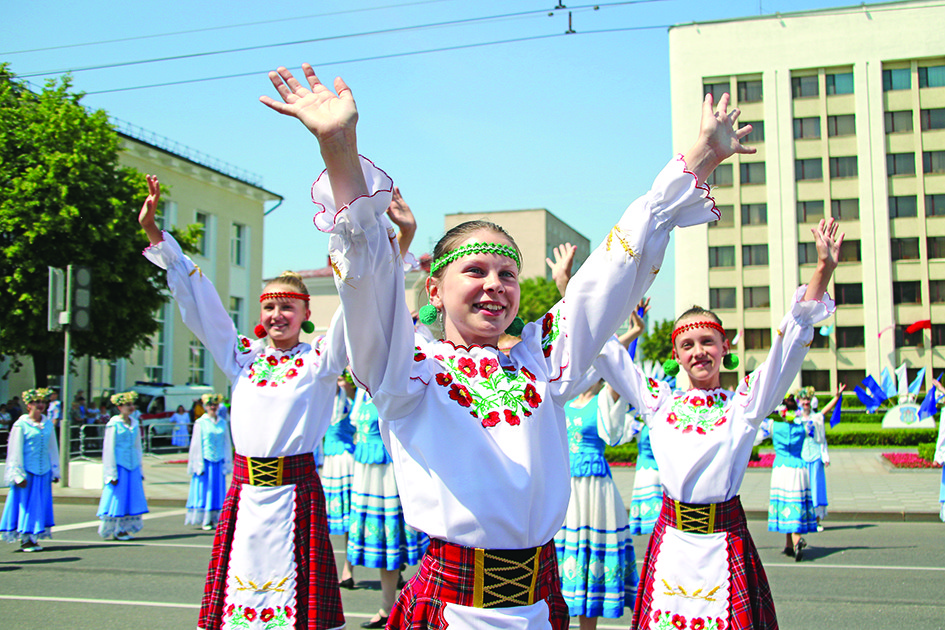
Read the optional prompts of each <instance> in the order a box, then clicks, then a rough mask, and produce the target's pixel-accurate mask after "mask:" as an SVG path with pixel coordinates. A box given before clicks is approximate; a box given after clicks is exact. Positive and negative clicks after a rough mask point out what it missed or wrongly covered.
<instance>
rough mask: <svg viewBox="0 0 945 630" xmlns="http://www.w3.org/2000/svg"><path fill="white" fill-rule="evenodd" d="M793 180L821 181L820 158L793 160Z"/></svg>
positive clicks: (822, 170) (822, 168)
mask: <svg viewBox="0 0 945 630" xmlns="http://www.w3.org/2000/svg"><path fill="white" fill-rule="evenodd" d="M794 178H795V179H796V180H798V181H801V180H805V179H823V178H824V167H823V161H822V160H821V159H820V158H809V159H806V160H794Z"/></svg>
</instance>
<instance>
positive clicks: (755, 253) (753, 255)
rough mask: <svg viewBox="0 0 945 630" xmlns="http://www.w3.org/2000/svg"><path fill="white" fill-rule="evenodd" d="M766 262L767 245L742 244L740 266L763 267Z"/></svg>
mask: <svg viewBox="0 0 945 630" xmlns="http://www.w3.org/2000/svg"><path fill="white" fill-rule="evenodd" d="M767 264H768V245H767V244H765V245H742V266H744V267H763V266H765V265H767Z"/></svg>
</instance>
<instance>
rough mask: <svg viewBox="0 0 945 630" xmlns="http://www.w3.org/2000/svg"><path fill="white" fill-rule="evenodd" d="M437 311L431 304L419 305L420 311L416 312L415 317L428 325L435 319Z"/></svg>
mask: <svg viewBox="0 0 945 630" xmlns="http://www.w3.org/2000/svg"><path fill="white" fill-rule="evenodd" d="M437 312H438V311H437V310H436V307H435V306H433V305H432V304H427V305H425V306H421V307H420V312H419V313H418V314H417V319H419V320H420V323H421V324H424V325H426V326H429V325H430V324H432V323H433V322H435V321H436V315H437Z"/></svg>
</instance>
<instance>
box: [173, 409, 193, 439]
mask: <svg viewBox="0 0 945 630" xmlns="http://www.w3.org/2000/svg"><path fill="white" fill-rule="evenodd" d="M170 421H171V422H172V423H174V432H173V433H172V434H171V445H172V446H187V445H188V444H190V431H189V430H188V428H189V425H190V414H188V413H187V410H186V409H184V405H177V413H175V414H174V415H173V416H171V418H170Z"/></svg>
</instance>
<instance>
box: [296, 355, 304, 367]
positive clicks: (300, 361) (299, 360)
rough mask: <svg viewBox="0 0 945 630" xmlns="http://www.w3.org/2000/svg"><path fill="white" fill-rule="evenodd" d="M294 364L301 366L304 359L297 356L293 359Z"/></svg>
mask: <svg viewBox="0 0 945 630" xmlns="http://www.w3.org/2000/svg"><path fill="white" fill-rule="evenodd" d="M295 365H296V367H302V366H303V365H305V361H303V360H302V357H299V358H298V359H296V360H295Z"/></svg>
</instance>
